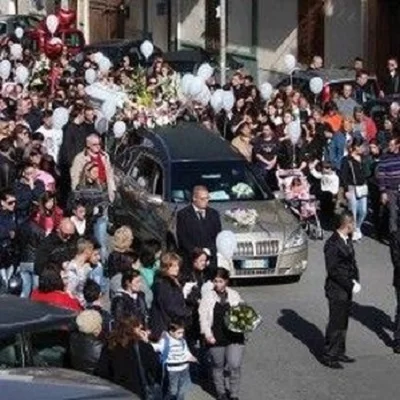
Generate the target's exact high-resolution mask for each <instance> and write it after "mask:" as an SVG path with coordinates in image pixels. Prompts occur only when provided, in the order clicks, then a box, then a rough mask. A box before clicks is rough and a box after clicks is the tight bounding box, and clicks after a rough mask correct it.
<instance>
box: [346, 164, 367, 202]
mask: <svg viewBox="0 0 400 400" xmlns="http://www.w3.org/2000/svg"><path fill="white" fill-rule="evenodd" d="M348 163H349V167H350V170H351V175H352V177H353V183H354V186H353V187H354V195H355V196H356V199H357V200H358V199H362V198H364V197H367V196H368V186H367V185H366V184H365V183H364V185H356V174H355V173H354V166H353V163H352V162H350V160H349V161H348Z"/></svg>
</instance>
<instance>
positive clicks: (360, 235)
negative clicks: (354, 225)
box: [353, 229, 362, 242]
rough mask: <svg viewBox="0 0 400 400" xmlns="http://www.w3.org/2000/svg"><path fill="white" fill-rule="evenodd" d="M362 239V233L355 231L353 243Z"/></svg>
mask: <svg viewBox="0 0 400 400" xmlns="http://www.w3.org/2000/svg"><path fill="white" fill-rule="evenodd" d="M361 238H362V233H361V231H360V230H359V229H356V230H355V231H354V233H353V242H357V241H359V240H360V239H361Z"/></svg>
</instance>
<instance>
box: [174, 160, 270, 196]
mask: <svg viewBox="0 0 400 400" xmlns="http://www.w3.org/2000/svg"><path fill="white" fill-rule="evenodd" d="M195 184H196V185H204V186H206V187H207V188H208V190H209V192H210V199H211V201H218V202H226V201H254V200H266V199H268V198H272V197H270V194H269V193H266V192H265V191H264V190H263V189H262V188H261V185H260V184H259V182H258V181H257V179H256V177H255V176H254V175H253V173H252V172H251V171H250V169H249V168H248V167H247V166H246V164H245V163H243V162H207V163H201V162H197V163H196V162H193V163H177V164H174V165H173V166H172V200H173V201H176V202H181V201H190V198H191V193H192V190H193V186H194V185H195Z"/></svg>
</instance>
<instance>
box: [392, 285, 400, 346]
mask: <svg viewBox="0 0 400 400" xmlns="http://www.w3.org/2000/svg"><path fill="white" fill-rule="evenodd" d="M395 291H396V300H397V305H396V316H395V319H394V333H393V340H394V346H395V347H400V287H395Z"/></svg>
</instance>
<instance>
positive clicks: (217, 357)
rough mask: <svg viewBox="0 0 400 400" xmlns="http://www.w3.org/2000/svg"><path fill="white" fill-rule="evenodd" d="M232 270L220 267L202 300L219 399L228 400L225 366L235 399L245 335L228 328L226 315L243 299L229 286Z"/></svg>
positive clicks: (203, 326)
mask: <svg viewBox="0 0 400 400" xmlns="http://www.w3.org/2000/svg"><path fill="white" fill-rule="evenodd" d="M228 282H229V272H228V271H227V270H226V269H224V268H217V270H216V272H215V275H214V279H213V284H214V287H213V289H212V290H210V291H206V292H205V293H204V294H203V297H202V299H201V301H200V307H199V315H200V330H201V333H202V334H203V335H204V338H205V340H206V343H207V345H208V346H209V348H210V354H211V358H212V373H213V380H214V385H215V388H216V391H217V395H218V399H219V400H228V395H227V388H226V387H225V378H224V370H225V369H227V370H228V371H229V388H228V389H229V394H230V397H229V398H230V399H231V400H238V399H239V390H240V368H241V364H242V359H243V350H244V335H243V334H242V333H234V332H231V331H230V330H228V328H227V326H226V324H225V316H226V314H227V313H228V312H229V310H230V308H231V307H235V306H238V305H239V304H240V303H242V299H241V297H240V295H239V293H238V292H236V291H235V290H233V289H231V288H229V287H228Z"/></svg>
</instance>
